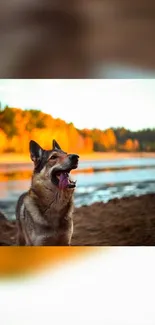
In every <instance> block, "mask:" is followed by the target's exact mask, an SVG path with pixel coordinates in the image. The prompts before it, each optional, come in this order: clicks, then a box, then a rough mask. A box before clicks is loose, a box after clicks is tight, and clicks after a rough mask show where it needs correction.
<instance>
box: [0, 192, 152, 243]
mask: <svg viewBox="0 0 155 325" xmlns="http://www.w3.org/2000/svg"><path fill="white" fill-rule="evenodd" d="M73 218H74V219H73V220H74V232H73V237H72V243H71V246H155V194H147V195H142V196H139V197H136V196H131V197H128V198H121V199H113V200H110V201H109V202H107V203H103V202H98V203H94V204H91V205H88V206H82V207H80V208H75V211H74V216H73ZM16 231H17V230H16V224H15V221H8V220H7V219H5V217H4V216H3V215H2V216H1V213H0V246H2V245H6V246H8V245H13V244H15V236H16Z"/></svg>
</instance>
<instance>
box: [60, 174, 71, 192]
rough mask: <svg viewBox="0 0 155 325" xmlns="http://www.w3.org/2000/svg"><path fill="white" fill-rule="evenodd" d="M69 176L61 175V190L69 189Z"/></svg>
mask: <svg viewBox="0 0 155 325" xmlns="http://www.w3.org/2000/svg"><path fill="white" fill-rule="evenodd" d="M68 184H69V182H68V174H67V173H61V174H60V178H59V188H60V189H64V188H66V187H68Z"/></svg>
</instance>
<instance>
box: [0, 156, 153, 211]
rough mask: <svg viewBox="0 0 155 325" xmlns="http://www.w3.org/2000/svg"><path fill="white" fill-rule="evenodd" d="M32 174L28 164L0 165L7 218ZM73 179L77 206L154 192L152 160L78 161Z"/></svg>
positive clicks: (0, 206)
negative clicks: (74, 180)
mask: <svg viewBox="0 0 155 325" xmlns="http://www.w3.org/2000/svg"><path fill="white" fill-rule="evenodd" d="M19 171H20V172H19ZM31 173H32V164H31V163H30V164H18V165H16V164H11V165H9V164H8V165H7V164H5V165H2V164H1V165H0V209H1V210H2V211H4V212H5V213H6V214H7V215H8V216H9V217H13V216H14V211H15V204H16V201H17V199H18V197H19V195H20V194H21V193H22V192H24V191H26V190H27V189H28V188H29V186H30V177H31ZM73 178H74V179H76V180H77V188H76V192H75V205H76V206H77V207H80V206H81V205H89V204H91V203H94V202H97V201H103V202H107V201H109V200H110V199H113V198H121V197H124V196H131V195H136V196H138V195H142V194H146V193H155V158H142V157H139V158H137V157H136V158H135V157H134V158H124V159H122V158H121V159H118V158H117V159H104V160H89V161H88V160H86V161H81V162H80V164H79V168H78V173H76V174H74V175H73Z"/></svg>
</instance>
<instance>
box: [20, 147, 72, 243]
mask: <svg viewBox="0 0 155 325" xmlns="http://www.w3.org/2000/svg"><path fill="white" fill-rule="evenodd" d="M66 157H67V154H61V153H60V154H59V155H58V160H57V162H56V163H55V162H53V161H51V160H50V159H48V160H47V162H46V164H45V166H44V167H43V168H42V170H41V171H40V172H39V173H33V176H32V183H31V187H30V190H29V191H28V192H27V193H25V194H23V195H22V196H21V197H20V198H19V200H18V202H17V207H16V219H17V225H18V238H17V245H26V246H47V245H48V246H53V245H54V246H60V245H61V246H66V245H70V243H71V237H72V234H73V219H72V213H73V194H74V188H65V189H60V188H58V187H57V186H56V185H54V184H53V182H52V181H51V176H50V175H51V172H52V170H53V168H55V166H58V167H59V165H60V166H61V164H62V165H63V166H65V164H66V163H67V158H66ZM49 158H50V156H49ZM61 159H63V161H61Z"/></svg>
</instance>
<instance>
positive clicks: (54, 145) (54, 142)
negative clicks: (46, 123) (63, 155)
mask: <svg viewBox="0 0 155 325" xmlns="http://www.w3.org/2000/svg"><path fill="white" fill-rule="evenodd" d="M54 149H59V150H61V148H60V146H59V144H58V142H56V140H53V150H54Z"/></svg>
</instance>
